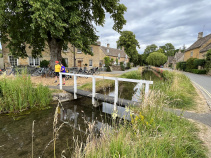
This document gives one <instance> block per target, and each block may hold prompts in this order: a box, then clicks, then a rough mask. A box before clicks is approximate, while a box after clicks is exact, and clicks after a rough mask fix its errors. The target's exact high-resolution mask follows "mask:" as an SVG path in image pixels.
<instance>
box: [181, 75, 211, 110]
mask: <svg viewBox="0 0 211 158" xmlns="http://www.w3.org/2000/svg"><path fill="white" fill-rule="evenodd" d="M183 73H184V74H185V75H186V76H188V77H189V78H190V80H191V81H192V82H193V83H194V84H195V85H196V86H197V87H198V88H199V89H200V90H201V91H202V93H203V94H204V95H205V97H206V99H207V102H208V104H209V106H210V108H211V76H207V75H198V74H193V73H188V72H183Z"/></svg>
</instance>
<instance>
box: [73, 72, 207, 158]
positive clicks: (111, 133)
mask: <svg viewBox="0 0 211 158" xmlns="http://www.w3.org/2000/svg"><path fill="white" fill-rule="evenodd" d="M163 76H164V78H165V81H164V82H163V81H156V82H154V84H153V86H151V89H152V90H151V92H150V93H151V94H150V96H149V98H147V99H144V100H143V102H142V103H141V104H140V106H139V107H136V108H134V109H133V110H130V113H131V123H128V122H127V121H125V120H124V119H123V120H122V122H123V123H122V125H120V126H118V127H116V126H114V127H113V129H112V130H108V129H102V131H101V137H100V138H96V137H92V139H87V140H89V141H88V142H87V144H86V146H85V148H84V149H82V148H76V149H75V152H74V153H73V156H74V157H78V158H81V157H86V158H92V157H96V158H97V157H207V155H206V150H207V149H206V148H205V147H204V146H203V143H202V141H201V140H200V139H199V138H198V129H197V128H196V126H195V125H194V124H193V123H191V122H189V121H188V120H185V119H183V118H182V117H181V116H176V115H175V114H174V113H172V112H167V111H165V110H164V107H176V108H184V109H188V108H193V105H194V104H195V101H194V96H195V95H196V92H195V89H194V87H193V85H192V84H191V82H190V80H189V79H188V78H187V77H186V76H185V75H183V74H181V73H177V72H169V71H164V72H163Z"/></svg>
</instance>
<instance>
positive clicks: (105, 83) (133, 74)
mask: <svg viewBox="0 0 211 158" xmlns="http://www.w3.org/2000/svg"><path fill="white" fill-rule="evenodd" d="M115 77H117V76H115ZM118 77H119V78H130V79H141V73H140V71H130V72H127V73H124V74H122V75H120V76H118ZM95 86H96V92H99V91H100V90H102V89H105V88H108V87H113V86H114V80H106V79H103V80H98V81H96V85H95ZM78 89H81V90H85V91H90V92H91V91H92V83H86V84H84V85H82V86H79V87H78Z"/></svg>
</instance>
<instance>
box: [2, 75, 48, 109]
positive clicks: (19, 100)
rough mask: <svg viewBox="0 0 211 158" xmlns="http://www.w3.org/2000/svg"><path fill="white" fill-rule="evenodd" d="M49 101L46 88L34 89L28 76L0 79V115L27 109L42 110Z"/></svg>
mask: <svg viewBox="0 0 211 158" xmlns="http://www.w3.org/2000/svg"><path fill="white" fill-rule="evenodd" d="M50 101H51V92H50V90H49V88H48V87H45V86H42V85H38V86H37V87H34V86H33V84H32V83H31V78H30V76H27V75H24V74H23V75H17V76H16V77H15V78H6V77H4V78H1V79H0V113H5V112H20V111H23V110H25V109H27V108H35V107H36V108H43V107H45V106H47V105H48V104H49V103H50Z"/></svg>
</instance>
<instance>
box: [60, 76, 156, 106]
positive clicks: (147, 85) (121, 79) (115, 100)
mask: <svg viewBox="0 0 211 158" xmlns="http://www.w3.org/2000/svg"><path fill="white" fill-rule="evenodd" d="M62 75H71V76H73V79H74V99H77V94H76V93H77V76H80V77H90V78H92V104H95V94H96V89H95V83H96V78H100V79H108V80H114V81H115V92H114V110H116V103H117V101H118V81H126V82H136V83H139V84H140V87H141V86H142V84H145V95H146V96H147V95H148V92H149V85H150V84H153V81H148V80H137V79H128V78H118V77H107V76H95V75H84V74H74V73H62V72H60V73H59V81H60V89H62Z"/></svg>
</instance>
